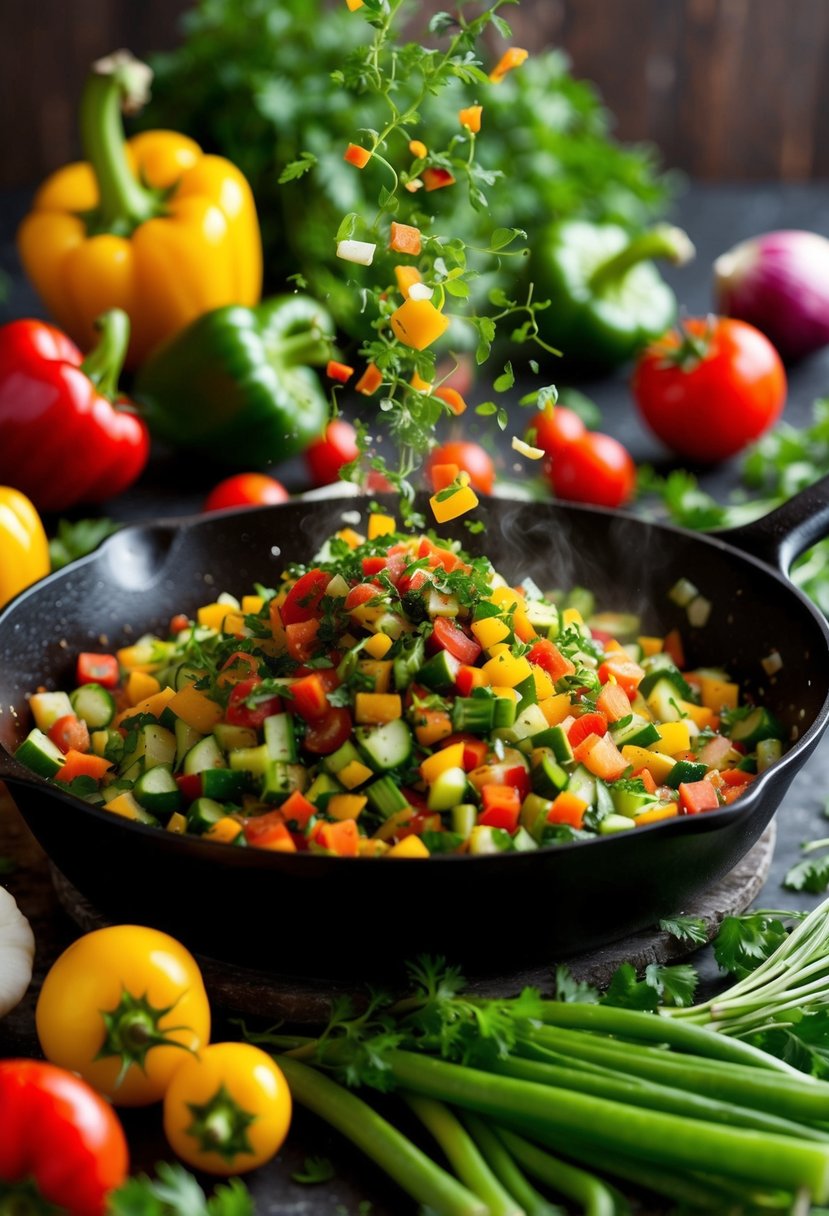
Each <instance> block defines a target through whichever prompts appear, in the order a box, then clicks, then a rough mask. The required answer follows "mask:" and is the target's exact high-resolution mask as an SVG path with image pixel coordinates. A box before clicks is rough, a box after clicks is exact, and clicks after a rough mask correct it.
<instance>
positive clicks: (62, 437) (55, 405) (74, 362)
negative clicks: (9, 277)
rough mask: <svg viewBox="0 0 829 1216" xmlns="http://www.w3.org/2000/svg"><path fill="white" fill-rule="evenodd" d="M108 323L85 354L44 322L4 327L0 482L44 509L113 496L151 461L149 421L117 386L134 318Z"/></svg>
mask: <svg viewBox="0 0 829 1216" xmlns="http://www.w3.org/2000/svg"><path fill="white" fill-rule="evenodd" d="M99 328H100V330H101V341H100V342H99V344H98V346H96V347H95V349H94V350H93V351H91V352H90V353H89V354H88V355H87V356H86V358H85V359H84V357H83V355H82V354H81V352H80V351H79V350H78V348H77V346H75V344H74V342H71V341H70V339H69V338H67V337H66V335H65V334H63V333H61V331H60V330H59V329H56V328H55V327H54V326H53V325H46V324H45V323H44V322H43V321H34V320H20V321H12V322H10V324H8V325H4V326H3V328H2V329H0V481H2V482H5V483H6V484H7V485H11V486H14V487H15V488H16V489H18V490H22V491H23V493H24V494H26V495H28V497H29V498H31V500H32V502H33V503H34V504H35V505H36V506H37V507H38V509H39V510H41V511H63V510H65V509H66V508H67V507H71V506H74V505H75V503H79V502H104V501H105V500H106V499H108V498H114V497H115V496H116V495H117V494H120V493H121V492H122V490H125V489H126V488H127V486H129V485H132V483H133V482H134V481H135V479H136V477H138V475H139V474H140V473H141V471H142V469H143V468H144V465H145V464H146V463H147V457H148V455H149V450H150V441H149V434H148V431H147V427H146V425H145V423H144V422H143V420H142V419H141V418H139V417H138V416H137V415H136V414H135V413H134V412H132V406H131V404H130V402H129V401H128V400H127V399H126V398H124V397H120V396H119V395H118V387H117V386H118V375H119V372H120V370H121V365H122V363H123V361H124V355H125V353H126V349H127V344H128V342H129V318H128V317H127V315H126V313H124V312H121V311H120V310H119V309H113V310H112V311H111V312H107V313H104V315H103V316H102V317H101V318H100V321H99Z"/></svg>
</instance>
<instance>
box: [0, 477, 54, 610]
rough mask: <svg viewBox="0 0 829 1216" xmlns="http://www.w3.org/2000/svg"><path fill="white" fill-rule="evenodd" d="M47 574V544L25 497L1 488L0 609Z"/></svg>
mask: <svg viewBox="0 0 829 1216" xmlns="http://www.w3.org/2000/svg"><path fill="white" fill-rule="evenodd" d="M48 573H49V542H48V541H47V540H46V533H45V532H44V531H43V524H42V523H41V522H40V516H39V515H38V513H37V511H36V510H35V508H34V506H33V505H32V503H31V502H30V501H29V499H28V498H27V497H26V495H25V494H21V493H20V491H19V490H13V489H12V488H11V487H10V486H0V607H2V606H3V604H7V603H8V601H9V600H10V599H11V598H12V597H13V596H15V595H17V593H18V591H22V590H23V588H24V587H28V586H29V585H30V584H31V583H35V582H37V580H38V579H39V578H44V577H45V576H46V575H47V574H48Z"/></svg>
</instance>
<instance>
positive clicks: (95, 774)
mask: <svg viewBox="0 0 829 1216" xmlns="http://www.w3.org/2000/svg"><path fill="white" fill-rule="evenodd" d="M111 768H112V764H111V763H110V761H109V760H104V758H103V756H93V755H92V754H91V753H89V752H79V751H76V750H75V748H70V749H69V751H68V752H67V753H66V759H65V761H64V763H63V765H62V767H61V768H59V769H58V771H57V773H56V774H55V780H56V781H73V780H74V779H75V777H92V778H93V779H94V780H95V781H100V779H101V778H102V777H103V776H104V774H105V773H106V772H107V771H108V770H109V769H111Z"/></svg>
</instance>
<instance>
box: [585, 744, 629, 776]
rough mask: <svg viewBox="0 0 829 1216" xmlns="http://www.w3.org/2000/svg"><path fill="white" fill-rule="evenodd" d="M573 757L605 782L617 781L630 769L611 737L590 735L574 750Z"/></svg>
mask: <svg viewBox="0 0 829 1216" xmlns="http://www.w3.org/2000/svg"><path fill="white" fill-rule="evenodd" d="M573 755H574V756H575V758H576V761H577V762H578V763H579V764H583V765H584V767H585V768H587V769H589V770H590V772H591V773H593V774H594V776H596V777H601V779H602V780H603V781H615V780H616V778H617V777H621V775H622V773H623V772H624V771H625V769H626V768H627V767H628V762H627V760H625V758H624V756H623V755H622V753H621V752H620V751H619V749H618V747H617V746H616V744H615V743H614V742H613V739H612V738H611V736H610V735H588V736H587V738H586V739H584V740H583V741H582V742H581V743H580V744H579V745H578V747H577V748H575V749H574V751H573Z"/></svg>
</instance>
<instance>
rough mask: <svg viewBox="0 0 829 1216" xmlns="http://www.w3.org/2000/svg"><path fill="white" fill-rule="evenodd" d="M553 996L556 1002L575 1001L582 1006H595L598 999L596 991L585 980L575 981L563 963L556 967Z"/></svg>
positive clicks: (598, 995)
mask: <svg viewBox="0 0 829 1216" xmlns="http://www.w3.org/2000/svg"><path fill="white" fill-rule="evenodd" d="M555 994H556V1000H557V1001H577V1002H579V1003H580V1004H582V1005H597V1004H598V1003H599V997H600V994H599V991H598V989H596V988H594V987H593V986H592V984H588V983H587V982H586V981H585V980H577V979H575V978H574V977H573V973H572V972H571V970H570V968H569V967H565V966H564V964H563V963H560V964H559V965H558V967H556V987H555Z"/></svg>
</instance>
